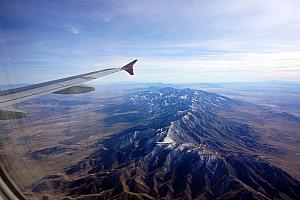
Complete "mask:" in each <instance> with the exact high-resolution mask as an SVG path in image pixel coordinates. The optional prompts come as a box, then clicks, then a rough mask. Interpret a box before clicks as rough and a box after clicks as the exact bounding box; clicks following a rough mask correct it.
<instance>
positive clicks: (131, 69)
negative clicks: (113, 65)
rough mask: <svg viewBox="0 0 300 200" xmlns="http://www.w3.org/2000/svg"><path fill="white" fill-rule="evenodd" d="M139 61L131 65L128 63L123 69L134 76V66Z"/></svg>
mask: <svg viewBox="0 0 300 200" xmlns="http://www.w3.org/2000/svg"><path fill="white" fill-rule="evenodd" d="M137 61H138V60H134V61H132V62H130V63H128V64H127V65H125V66H123V67H122V70H125V71H126V72H128V73H129V74H130V75H134V72H133V65H134V64H135V63H136V62H137Z"/></svg>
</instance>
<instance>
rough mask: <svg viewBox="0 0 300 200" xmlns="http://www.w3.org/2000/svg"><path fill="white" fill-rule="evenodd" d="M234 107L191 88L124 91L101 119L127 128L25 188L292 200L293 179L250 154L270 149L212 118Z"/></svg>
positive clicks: (295, 194) (241, 127)
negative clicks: (120, 100)
mask: <svg viewBox="0 0 300 200" xmlns="http://www.w3.org/2000/svg"><path fill="white" fill-rule="evenodd" d="M239 104H240V102H237V101H234V100H231V99H229V98H226V97H224V96H220V95H217V94H214V93H208V92H204V91H199V90H191V89H183V90H180V89H174V88H163V89H159V90H150V91H140V92H137V93H135V94H133V95H130V96H127V97H126V98H125V100H124V101H123V103H121V104H119V105H117V106H116V105H114V106H110V107H108V108H106V109H105V111H106V112H108V113H112V115H111V116H110V117H108V118H107V119H106V120H105V121H106V123H108V124H109V123H116V122H127V123H132V124H135V125H134V126H132V128H129V129H125V130H123V131H121V132H120V133H118V134H116V135H114V136H113V137H111V138H109V139H107V140H105V142H101V144H100V142H99V144H98V145H99V148H98V149H97V150H96V151H95V152H94V153H92V154H91V155H90V156H88V157H86V158H85V159H83V160H82V161H80V162H79V163H78V164H76V165H74V166H71V167H69V168H67V169H65V175H53V176H48V177H45V178H44V179H43V180H41V181H40V182H39V183H37V184H35V185H34V187H33V188H34V189H33V190H34V191H35V192H43V191H46V190H49V189H51V190H54V191H56V192H63V193H65V194H66V196H68V197H70V198H71V197H73V198H79V199H299V198H300V182H299V181H298V180H297V179H294V178H293V177H291V176H290V175H289V174H288V173H286V172H285V171H283V170H281V169H280V168H278V167H276V166H274V165H272V164H271V163H269V162H268V161H266V160H263V159H261V158H260V157H259V156H258V155H259V153H258V152H261V153H270V152H275V153H276V152H277V151H278V150H277V149H276V147H274V146H271V145H269V144H266V143H265V142H264V141H263V140H261V134H262V133H261V132H259V131H257V130H255V128H253V127H252V126H251V125H249V124H246V123H241V122H237V121H235V120H233V119H231V118H225V117H222V116H221V115H220V112H221V111H222V110H227V111H228V110H230V109H231V108H232V107H234V106H235V105H239ZM66 177H68V178H66Z"/></svg>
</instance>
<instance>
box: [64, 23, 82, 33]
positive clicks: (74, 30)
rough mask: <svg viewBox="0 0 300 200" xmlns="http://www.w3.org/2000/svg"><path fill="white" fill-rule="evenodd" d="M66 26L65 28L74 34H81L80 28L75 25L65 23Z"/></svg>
mask: <svg viewBox="0 0 300 200" xmlns="http://www.w3.org/2000/svg"><path fill="white" fill-rule="evenodd" d="M64 27H65V29H66V30H67V31H69V32H71V33H73V34H74V35H77V34H79V29H78V28H76V27H75V26H73V25H65V26H64Z"/></svg>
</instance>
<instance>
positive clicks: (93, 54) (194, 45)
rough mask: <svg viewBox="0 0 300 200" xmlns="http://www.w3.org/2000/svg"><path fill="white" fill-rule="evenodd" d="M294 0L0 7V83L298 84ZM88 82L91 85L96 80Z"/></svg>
mask: <svg viewBox="0 0 300 200" xmlns="http://www.w3.org/2000/svg"><path fill="white" fill-rule="evenodd" d="M299 11H300V1H299V0H243V1H238V0H223V1H221V0H219V1H218V0H215V1H213V0H208V1H201V0H198V1H196V0H186V1H184V0H178V1H162V0H152V1H143V0H132V1H130V0H128V1H123V0H110V1H104V0H103V1H101V0H99V1H90V0H85V1H71V0H70V1H44V0H43V1H39V0H36V1H16V0H2V1H1V2H0V55H1V57H0V64H1V65H0V69H1V74H0V84H16V83H36V82H42V81H47V80H52V79H56V78H61V77H65V76H70V75H75V74H79V73H85V72H89V71H93V70H98V69H102V68H108V67H120V66H122V65H123V64H126V63H127V62H129V61H131V60H133V59H138V60H139V62H138V63H137V64H136V76H134V77H130V76H127V74H125V73H118V74H114V75H112V76H110V77H106V78H104V79H102V80H99V81H98V82H99V83H102V82H119V81H138V82H169V83H174V82H234V81H264V80H287V81H299V80H300V23H299V21H300V12H299ZM96 83H97V82H96Z"/></svg>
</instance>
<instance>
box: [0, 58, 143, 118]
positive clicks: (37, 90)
mask: <svg viewBox="0 0 300 200" xmlns="http://www.w3.org/2000/svg"><path fill="white" fill-rule="evenodd" d="M136 62H137V60H134V61H132V62H130V63H128V64H127V65H125V66H123V67H121V68H109V69H103V70H99V71H94V72H90V73H86V74H80V75H77V76H71V77H67V78H62V79H58V80H54V81H48V82H44V83H39V84H34V85H29V86H25V87H21V88H15V89H10V90H6V91H0V120H6V119H16V118H20V117H24V116H26V114H25V113H24V112H23V111H20V110H17V109H15V108H13V107H12V105H14V104H16V103H20V102H22V101H26V100H29V99H33V98H36V97H39V96H43V95H46V94H49V93H57V94H79V93H85V92H90V91H94V90H95V88H92V87H86V86H77V85H78V84H81V83H84V82H87V81H90V80H94V79H97V78H100V77H103V76H107V75H109V74H113V73H116V72H119V71H122V70H124V71H127V72H128V73H129V74H130V75H133V65H134V64H135V63H136Z"/></svg>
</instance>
